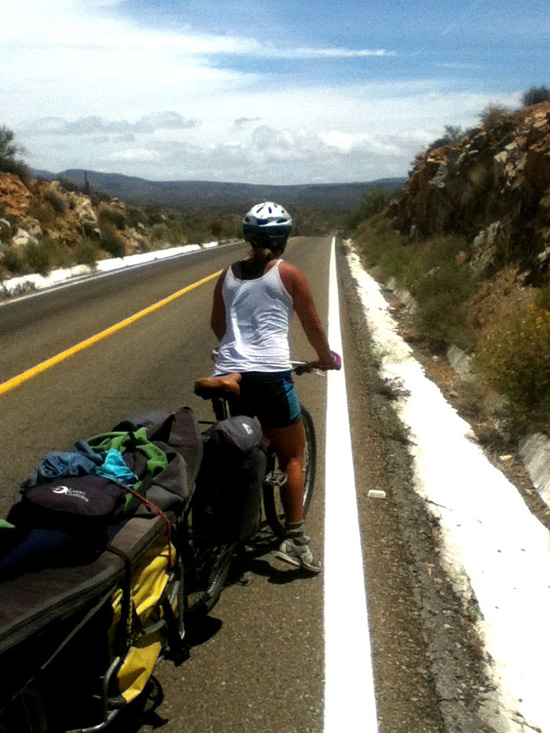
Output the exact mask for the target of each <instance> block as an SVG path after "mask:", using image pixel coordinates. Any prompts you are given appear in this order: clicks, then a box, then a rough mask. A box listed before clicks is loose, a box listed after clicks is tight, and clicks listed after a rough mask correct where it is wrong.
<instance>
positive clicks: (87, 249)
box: [74, 237, 101, 267]
mask: <svg viewBox="0 0 550 733" xmlns="http://www.w3.org/2000/svg"><path fill="white" fill-rule="evenodd" d="M74 258H75V262H76V264H77V265H88V266H90V267H95V265H96V262H97V261H98V260H100V259H101V247H100V246H99V245H98V244H97V242H94V241H92V240H91V239H88V238H87V237H82V238H81V239H79V240H78V241H77V243H76V247H75V252H74Z"/></svg>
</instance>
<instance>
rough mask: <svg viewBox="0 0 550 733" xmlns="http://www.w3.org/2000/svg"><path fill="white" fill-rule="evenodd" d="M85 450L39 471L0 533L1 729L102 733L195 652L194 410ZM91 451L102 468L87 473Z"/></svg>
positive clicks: (136, 423) (122, 427)
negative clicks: (191, 570)
mask: <svg viewBox="0 0 550 733" xmlns="http://www.w3.org/2000/svg"><path fill="white" fill-rule="evenodd" d="M116 445H118V447H112V446H116ZM75 448H78V450H75V453H77V454H78V455H77V460H76V464H78V465H76V466H75V464H74V463H73V462H71V461H72V457H71V456H67V454H55V455H53V456H50V457H49V459H48V461H47V462H46V463H45V462H42V463H41V464H40V465H39V466H38V467H37V470H36V471H35V472H33V474H31V476H30V477H29V479H27V481H26V482H24V484H23V485H22V490H21V491H20V492H19V493H18V495H17V498H16V501H15V503H14V505H13V507H12V510H11V511H10V513H9V515H8V518H7V519H8V522H7V523H6V522H4V526H3V527H2V528H1V529H0V594H1V598H2V603H1V604H0V664H1V666H2V669H3V672H4V673H3V684H2V686H1V688H0V731H2V732H4V731H6V732H10V733H11V731H17V733H22V732H23V731H27V730H28V731H67V730H75V729H77V730H81V731H92V730H93V731H96V730H102V729H104V728H105V727H106V726H107V725H108V723H109V722H110V721H111V720H113V719H114V718H115V717H116V716H117V714H118V713H119V712H120V711H121V710H123V709H125V707H126V706H127V704H128V703H130V702H132V701H133V700H135V699H136V698H137V697H138V696H139V695H140V693H141V692H142V691H143V690H144V689H145V687H146V685H147V684H148V682H149V680H150V679H151V675H152V673H153V668H154V665H155V663H156V661H157V659H158V657H159V656H160V655H161V653H163V654H165V655H167V656H170V657H171V658H172V659H173V660H174V662H175V663H180V662H181V661H183V659H184V658H186V654H187V649H186V639H185V629H184V616H183V594H184V589H183V567H182V564H183V561H182V548H181V545H182V542H183V540H182V536H183V535H184V533H185V527H184V525H186V523H187V519H186V512H187V511H188V507H189V502H190V498H191V496H192V492H193V487H194V484H195V479H196V476H197V472H198V468H199V466H200V462H201V457H202V439H201V435H200V432H199V429H198V425H197V422H196V419H195V417H194V415H193V413H192V411H191V410H190V409H189V408H183V409H181V410H179V411H178V412H176V413H174V414H168V413H161V412H149V413H144V414H142V415H138V416H136V417H133V418H131V419H130V420H126V421H124V422H123V423H120V424H119V425H117V426H116V427H115V428H114V429H113V431H111V433H106V434H103V435H100V436H93V437H92V438H90V439H89V440H88V441H86V445H85V446H83V445H82V444H75ZM113 450H114V451H117V452H118V454H119V456H118V457H117V456H115V454H112V453H111V451H113ZM82 455H84V456H85V458H87V459H91V460H92V462H93V461H94V460H95V461H96V462H97V465H98V466H99V469H101V470H97V469H96V470H94V471H93V473H86V472H85V471H86V470H87V469H89V468H90V466H89V465H88V464H86V463H85V461H82V460H81V459H82ZM98 455H99V456H101V457H103V458H104V459H105V460H104V461H103V463H101V464H99V462H98V461H97V457H95V458H94V456H98ZM107 456H109V457H110V458H111V459H113V460H114V464H115V467H114V469H113V466H112V465H109V466H107V467H106V468H105V464H106V463H107V460H106V459H107ZM120 456H122V458H123V459H124V460H123V461H120V460H119V459H120ZM115 459H116V460H115ZM66 461H68V462H69V463H70V464H71V467H70V468H68V467H67V463H66ZM83 466H84V468H83ZM56 471H57V476H56V475H55V474H56ZM59 471H61V473H59ZM113 471H114V472H113ZM125 471H128V472H129V473H131V474H132V475H133V477H134V478H135V479H136V480H135V482H134V484H133V488H132V487H131V486H130V485H129V484H126V483H124V482H123V481H122V480H121V479H120V476H121V475H124V476H125V478H126V480H127V479H128V474H126V473H125ZM63 472H65V473H63ZM71 472H72V473H71ZM117 476H118V478H117ZM77 479H80V480H79V481H77ZM92 479H94V480H93V481H92ZM104 480H107V481H108V484H107V486H108V488H109V491H107V492H106V493H107V494H108V497H107V499H105V497H101V500H96V499H97V496H98V492H99V491H100V489H101V487H102V486H103V484H101V481H104ZM113 487H114V488H113ZM104 488H105V487H104ZM117 488H118V489H121V490H122V493H120V494H119V493H117V491H116V489H117ZM87 492H88V493H87ZM107 509H109V511H107ZM94 533H95V534H94ZM182 533H183V535H182Z"/></svg>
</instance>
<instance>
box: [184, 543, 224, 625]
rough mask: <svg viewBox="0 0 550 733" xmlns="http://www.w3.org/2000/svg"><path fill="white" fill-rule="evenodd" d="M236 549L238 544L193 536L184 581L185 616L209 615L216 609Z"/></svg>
mask: <svg viewBox="0 0 550 733" xmlns="http://www.w3.org/2000/svg"><path fill="white" fill-rule="evenodd" d="M236 547H237V543H236V542H223V541H222V542H213V541H212V538H208V537H205V538H197V537H193V536H191V538H190V541H189V548H188V549H189V551H190V555H191V557H189V556H188V557H187V563H186V564H187V567H186V569H185V575H186V577H185V581H184V582H185V586H186V588H185V601H184V612H185V613H186V614H193V615H199V614H204V615H207V614H209V613H210V611H211V610H212V609H213V608H214V606H215V605H216V603H217V602H218V601H219V599H220V596H221V594H222V591H223V589H224V588H225V584H226V581H227V577H228V575H229V571H230V569H231V564H232V561H233V555H234V553H235V549H236ZM184 562H185V560H184Z"/></svg>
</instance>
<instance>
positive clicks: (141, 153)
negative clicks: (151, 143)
mask: <svg viewBox="0 0 550 733" xmlns="http://www.w3.org/2000/svg"><path fill="white" fill-rule="evenodd" d="M105 160H106V161H107V162H112V163H133V164H136V163H158V162H159V161H161V160H162V156H161V154H160V153H159V152H158V151H156V150H149V149H147V148H127V149H126V150H119V151H117V152H115V153H110V154H109V155H107V156H105Z"/></svg>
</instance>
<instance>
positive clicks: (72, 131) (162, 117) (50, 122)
mask: <svg viewBox="0 0 550 733" xmlns="http://www.w3.org/2000/svg"><path fill="white" fill-rule="evenodd" d="M198 124H199V123H198V122H197V121H196V120H185V119H184V118H183V117H182V116H181V115H179V114H178V113H177V112H156V113H154V114H150V115H146V116H145V117H141V118H140V119H139V120H138V121H137V122H129V121H128V120H106V119H104V118H103V117H99V116H97V115H93V116H91V117H79V118H78V119H76V120H65V119H63V118H62V117H44V118H41V119H39V120H35V121H34V122H32V123H31V124H30V125H29V127H28V132H29V133H31V134H33V135H92V134H94V135H95V134H97V133H98V132H103V133H118V134H126V135H128V134H131V133H152V132H155V131H156V130H189V129H192V128H193V127H196V126H197V125H198Z"/></svg>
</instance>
